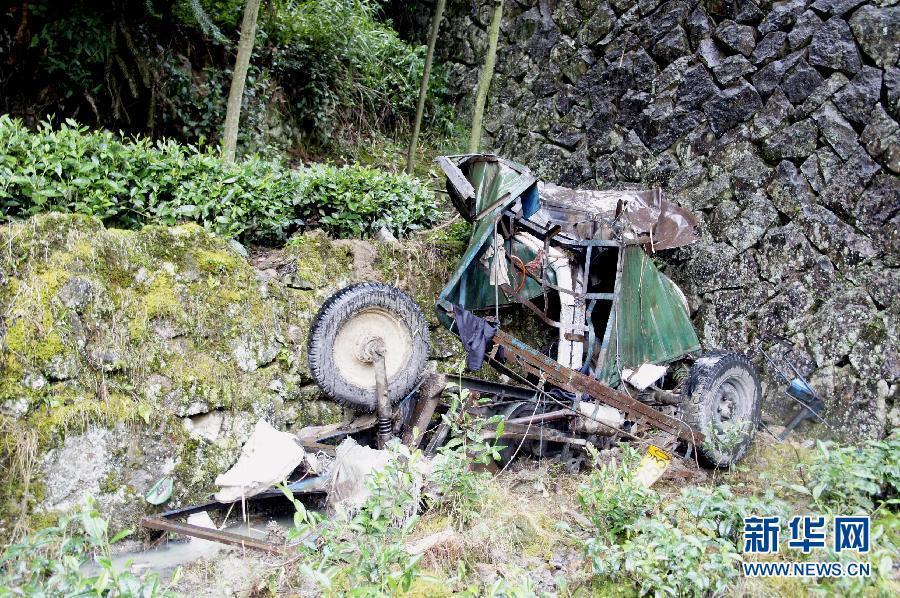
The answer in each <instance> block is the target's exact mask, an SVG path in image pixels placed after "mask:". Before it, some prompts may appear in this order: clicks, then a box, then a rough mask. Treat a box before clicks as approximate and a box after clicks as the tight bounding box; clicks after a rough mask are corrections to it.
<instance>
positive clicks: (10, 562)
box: [0, 505, 178, 598]
mask: <svg viewBox="0 0 900 598" xmlns="http://www.w3.org/2000/svg"><path fill="white" fill-rule="evenodd" d="M129 533H130V530H129V531H126V532H122V533H120V534H118V535H117V536H115V537H113V538H109V537H108V535H107V522H106V520H105V519H103V518H102V517H100V515H99V514H98V513H97V511H96V509H95V508H94V507H93V506H91V505H87V506H85V507H83V509H82V511H81V512H80V513H78V514H75V515H72V516H69V517H65V518H63V519H61V520H60V521H59V522H58V523H57V524H56V525H55V526H52V527H47V528H44V529H42V530H40V531H38V532H35V533H34V534H32V535H30V536H26V537H25V538H24V539H22V540H21V541H19V542H15V543H12V544H10V545H9V546H7V547H6V549H5V550H4V552H3V553H2V555H0V596H143V597H145V598H155V597H157V596H159V597H161V596H174V594H172V593H171V592H169V591H168V590H167V589H166V588H164V587H162V586H161V585H160V583H159V577H158V576H157V575H156V574H144V575H137V574H135V573H134V572H132V571H131V569H130V567H127V566H126V567H124V568H123V567H122V566H120V565H114V564H113V562H112V559H111V558H110V544H115V543H116V542H117V541H118V540H121V539H122V538H123V537H125V536H127V535H128V534H129ZM177 575H178V573H177V572H176V577H175V579H173V580H172V583H173V584H174V583H175V581H177Z"/></svg>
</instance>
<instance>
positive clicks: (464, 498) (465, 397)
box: [429, 385, 504, 529]
mask: <svg viewBox="0 0 900 598" xmlns="http://www.w3.org/2000/svg"><path fill="white" fill-rule="evenodd" d="M458 388H459V391H458V392H457V393H456V394H454V395H453V397H452V399H451V404H450V409H449V410H448V411H447V413H445V414H444V415H443V416H442V420H443V423H444V424H445V425H447V426H449V427H450V433H451V438H450V440H449V441H448V442H447V443H446V444H445V445H444V446H442V447H441V448H440V449H439V451H438V453H439V457H438V458H437V459H436V460H435V467H434V471H433V472H432V474H431V476H430V478H429V481H431V482H432V483H434V485H435V486H436V489H437V492H436V494H435V496H433V497H432V506H433V507H434V508H436V509H437V510H438V511H439V512H441V513H443V514H446V515H447V516H448V517H449V518H450V520H451V522H452V523H453V525H454V526H455V527H457V528H458V529H462V528H464V527H466V526H467V525H468V524H469V523H471V521H472V520H473V519H475V518H476V517H477V516H478V515H479V514H480V513H481V510H482V507H483V506H484V502H485V500H486V496H487V492H488V484H489V481H490V474H488V473H487V472H485V471H481V470H479V469H477V468H473V467H472V463H475V464H479V465H487V464H489V463H492V462H494V461H499V460H500V450H501V449H502V448H503V447H502V446H500V445H499V444H498V443H497V442H496V441H494V442H491V441H486V440H484V439H483V438H482V434H483V431H484V429H485V427H487V426H495V427H496V433H497V436H499V435H501V434H502V433H503V419H504V418H503V416H501V415H497V416H493V417H491V418H488V419H485V418H482V417H479V416H477V415H473V414H472V413H471V412H470V411H469V410H468V409H467V408H466V407H467V406H468V404H469V401H470V398H471V395H470V394H469V391H468V390H466V389H464V388H462V386H461V385H460V386H459V387H458Z"/></svg>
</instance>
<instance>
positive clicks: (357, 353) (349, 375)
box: [332, 307, 412, 389]
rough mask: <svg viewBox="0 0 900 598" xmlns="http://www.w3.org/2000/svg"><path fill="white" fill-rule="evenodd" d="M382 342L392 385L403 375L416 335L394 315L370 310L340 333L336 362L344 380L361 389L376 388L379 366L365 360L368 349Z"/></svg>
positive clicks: (334, 351) (355, 317)
mask: <svg viewBox="0 0 900 598" xmlns="http://www.w3.org/2000/svg"><path fill="white" fill-rule="evenodd" d="M375 338H381V339H382V340H383V341H384V345H385V355H384V364H385V369H386V370H387V378H388V383H390V381H391V380H392V379H393V378H394V377H395V376H396V375H397V373H398V372H400V371H402V370H403V369H404V368H405V367H406V364H407V362H408V361H409V358H410V355H411V354H412V334H411V332H410V330H409V328H408V327H407V326H406V324H405V323H404V322H403V320H402V319H400V318H399V317H397V316H396V315H395V314H393V313H391V312H390V311H388V310H386V309H382V308H378V307H369V308H366V309H363V310H360V311H358V312H356V313H355V314H353V315H352V316H351V317H350V318H349V319H348V320H346V321H345V322H344V324H343V325H342V326H341V327H340V329H339V330H338V331H337V334H336V335H335V337H334V344H333V345H332V359H333V360H334V365H335V368H336V369H337V371H338V373H339V374H340V375H341V377H342V378H343V379H344V380H346V381H347V382H348V383H349V384H351V385H353V386H356V387H358V388H371V389H374V388H375V365H374V364H373V363H371V362H369V361H366V360H364V359H363V356H364V355H363V354H364V352H365V351H364V347H365V346H366V344H367V343H369V342H370V341H371V340H372V339H375Z"/></svg>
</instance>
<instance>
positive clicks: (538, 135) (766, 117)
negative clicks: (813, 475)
mask: <svg viewBox="0 0 900 598" xmlns="http://www.w3.org/2000/svg"><path fill="white" fill-rule="evenodd" d="M429 4H430V3H428V2H423V3H422V10H421V14H422V16H423V18H424V17H426V16H427V13H428V12H430V6H429ZM489 4H490V3H489V2H488V1H478V2H475V1H473V2H459V3H451V4H450V9H448V10H449V14H448V16H447V18H446V19H445V20H444V23H443V26H442V35H441V47H440V55H441V57H442V59H443V61H444V63H445V65H446V66H447V68H448V69H449V70H450V73H451V81H452V85H451V89H456V90H458V91H459V95H458V97H457V102H458V105H459V107H460V113H461V115H462V118H463V119H464V120H467V119H468V116H467V113H468V111H469V110H470V109H471V103H472V96H473V93H472V92H473V91H474V88H475V82H476V80H477V76H478V71H479V64H480V61H481V60H482V57H483V54H484V50H485V47H486V30H487V26H488V21H489V19H490V6H489ZM896 4H897V3H896V0H883V1H879V2H861V1H860V0H815V1H814V2H809V1H805V0H786V1H782V2H774V3H771V2H766V1H765V0H762V1H760V2H750V1H741V0H738V1H728V0H724V1H721V2H713V1H708V2H698V1H696V0H662V1H661V0H639V1H637V2H635V1H634V0H610V1H608V2H604V1H588V0H559V1H554V0H541V1H539V2H535V1H531V2H529V1H515V0H507V2H506V3H505V17H504V20H503V25H502V28H501V38H500V45H499V52H498V61H497V71H496V74H495V79H494V82H493V86H492V90H491V97H490V101H489V108H488V113H487V116H486V118H485V129H486V134H487V135H486V139H485V141H484V149H491V150H494V151H496V152H497V153H499V154H502V155H505V156H507V157H510V158H513V159H516V160H518V161H521V162H523V163H524V164H527V165H528V166H529V167H531V168H532V169H533V170H534V171H536V172H537V173H538V174H539V175H540V176H542V177H544V178H545V179H547V180H551V181H554V182H558V183H561V184H563V185H568V186H576V187H584V188H603V187H615V186H621V185H623V184H626V183H629V184H638V185H660V186H662V187H663V189H664V190H665V191H667V193H668V195H669V196H670V197H674V198H675V199H676V200H677V201H679V202H681V203H683V204H684V205H686V206H688V207H690V208H692V209H693V210H695V211H696V212H697V213H698V214H699V218H700V222H701V225H700V227H701V231H702V239H701V241H700V242H699V243H698V244H696V245H694V246H691V247H688V248H685V249H683V250H678V251H674V252H668V253H665V254H663V255H662V256H661V257H662V258H663V259H664V260H665V261H666V262H667V264H668V271H669V273H670V274H671V275H672V276H673V277H674V278H675V280H677V281H678V282H679V283H680V284H681V285H682V287H683V288H684V290H685V291H686V292H687V294H688V296H689V297H690V302H691V306H692V310H693V317H694V321H695V324H696V327H697V329H698V331H699V333H700V334H701V338H702V340H703V341H704V343H705V345H706V346H707V347H721V348H727V349H734V350H741V351H749V350H751V349H752V347H753V346H754V344H755V343H756V342H757V340H758V339H760V338H761V336H762V335H766V334H776V335H781V336H784V337H786V338H788V339H790V341H791V342H793V343H795V344H796V345H797V347H798V350H796V351H792V352H791V353H792V354H791V356H790V357H791V359H792V360H793V361H794V362H795V363H796V364H797V365H798V366H799V367H800V369H801V370H802V371H803V373H804V374H806V375H809V376H810V377H811V382H812V384H813V386H814V387H815V388H816V389H817V390H818V391H819V392H820V393H821V394H822V395H824V397H825V398H826V399H827V401H828V403H829V406H828V418H829V419H830V420H831V421H832V422H833V423H834V424H835V425H836V426H837V427H838V428H839V429H840V430H843V431H849V432H851V433H852V434H853V435H861V436H863V437H872V436H877V435H879V434H881V433H883V431H884V429H885V427H886V426H887V427H892V426H897V425H900V412H898V408H897V407H896V406H895V405H896V396H897V388H898V386H897V382H898V374H900V354H898V318H897V314H898V306H900V303H898V298H897V291H898V289H900V272H898V269H897V268H898V266H900V255H898V244H900V235H898V229H897V225H898V222H900V198H898V195H900V182H898V177H897V173H898V171H900V127H898V124H897V122H898V121H900V69H898V66H897V62H898V53H900V6H896ZM767 397H768V401H767V406H768V405H775V403H776V402H777V401H776V395H775V392H774V390H773V387H771V386H770V389H769V391H768V392H767ZM780 400H781V401H784V400H785V399H780Z"/></svg>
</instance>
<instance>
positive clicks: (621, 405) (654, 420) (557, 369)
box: [494, 330, 704, 444]
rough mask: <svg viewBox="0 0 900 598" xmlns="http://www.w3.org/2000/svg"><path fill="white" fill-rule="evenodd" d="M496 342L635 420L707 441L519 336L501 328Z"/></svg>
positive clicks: (552, 378) (557, 381) (516, 358)
mask: <svg viewBox="0 0 900 598" xmlns="http://www.w3.org/2000/svg"><path fill="white" fill-rule="evenodd" d="M494 342H495V343H496V344H498V345H500V346H502V347H503V348H504V349H505V350H506V358H507V359H508V360H511V361H513V362H515V363H516V364H517V365H519V366H521V367H523V368H525V369H527V370H532V371H537V372H539V373H540V375H541V376H542V377H543V378H544V380H546V381H547V382H549V383H550V384H553V385H554V386H558V387H560V388H562V389H564V390H567V391H569V392H575V393H578V392H580V393H584V394H586V395H589V396H591V397H593V398H595V399H597V400H599V401H601V402H603V403H606V404H607V405H609V406H611V407H615V408H616V409H618V410H619V411H622V412H624V413H625V415H626V417H628V418H629V419H631V420H634V421H639V420H641V419H643V420H646V421H647V423H648V424H650V425H652V426H653V427H655V428H659V429H660V430H664V431H666V432H669V433H671V434H674V435H675V436H677V437H678V438H681V439H682V440H685V441H687V442H690V443H692V444H699V443H702V442H703V441H704V436H703V434H702V433H700V432H698V431H696V430H693V429H692V428H691V427H690V426H688V425H687V424H686V423H684V422H682V421H681V420H679V419H678V418H675V417H672V416H670V415H666V414H665V413H662V412H660V411H657V410H656V409H654V408H653V407H650V406H648V405H645V404H644V403H641V402H640V401H638V400H637V399H633V398H632V397H631V396H629V395H628V394H626V393H624V392H620V391H618V390H615V389H613V388H611V387H609V386H607V385H606V384H604V383H602V382H600V381H599V380H596V379H594V378H591V377H590V376H586V375H584V374H582V373H581V372H578V371H576V370H573V369H570V368H567V367H565V366H563V365H562V364H561V363H559V362H557V361H554V360H553V359H550V358H549V357H547V356H545V355H542V354H540V353H538V352H536V351H534V350H533V349H531V348H530V347H529V346H528V345H526V344H525V343H523V342H522V341H520V340H519V339H517V338H515V337H513V336H510V335H509V334H507V333H505V332H503V331H502V330H498V331H497V332H496V333H495V334H494Z"/></svg>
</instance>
